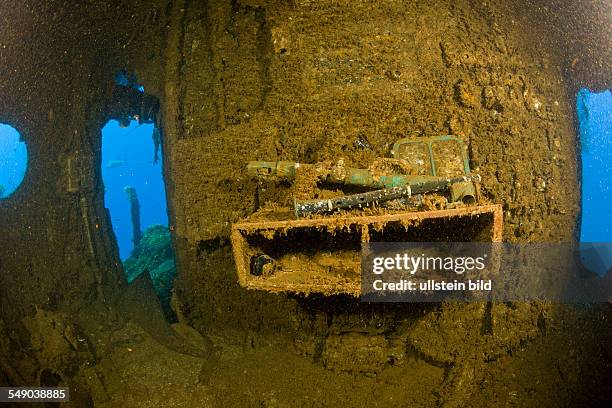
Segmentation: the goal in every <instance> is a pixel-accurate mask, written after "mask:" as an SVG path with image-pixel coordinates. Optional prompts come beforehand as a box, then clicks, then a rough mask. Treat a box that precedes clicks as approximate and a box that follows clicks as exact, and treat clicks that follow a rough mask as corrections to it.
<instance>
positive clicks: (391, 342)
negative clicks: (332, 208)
mask: <svg viewBox="0 0 612 408" xmlns="http://www.w3.org/2000/svg"><path fill="white" fill-rule="evenodd" d="M606 7H608V5H607V2H605V1H594V2H591V1H586V0H584V1H569V0H548V1H545V2H531V1H516V2H515V1H504V2H489V1H487V2H476V1H468V0H460V1H451V0H441V1H436V2H431V1H414V2H408V1H399V0H398V1H389V0H383V1H378V2H371V1H359V0H357V1H347V0H320V1H309V0H283V1H281V0H279V1H272V0H242V1H241V0H233V1H231V0H227V1H221V0H211V1H207V2H203V1H180V0H179V1H172V2H169V1H165V0H156V1H144V0H130V1H127V0H109V1H104V2H96V1H85V2H82V1H76V0H68V1H64V2H54V1H46V0H26V1H16V0H6V1H3V2H2V5H1V6H0V8H1V13H0V96H1V97H0V122H2V123H9V124H11V125H14V126H15V127H16V128H17V129H18V130H19V131H20V132H21V134H22V136H23V137H24V139H25V140H26V142H27V143H28V148H29V156H30V160H31V161H30V164H29V169H28V173H27V175H26V178H25V180H24V183H23V185H22V187H21V188H20V189H19V190H18V191H17V192H16V193H15V194H14V195H12V196H11V197H10V198H9V199H7V200H2V201H0V225H2V233H1V234H0V312H1V314H0V385H9V384H10V385H22V386H32V385H35V384H38V381H39V373H41V370H42V369H43V368H50V369H52V370H53V371H55V372H57V373H59V374H61V376H62V377H63V378H64V379H65V380H66V381H67V382H68V383H69V384H70V385H71V386H72V385H74V384H78V386H77V387H73V389H74V390H75V392H74V393H72V392H71V397H72V398H73V404H74V405H75V406H90V405H92V404H94V403H95V405H96V406H120V405H121V404H123V405H126V404H127V405H130V406H139V405H138V404H140V406H151V405H164V406H184V405H191V406H194V405H203V406H207V405H217V406H236V407H241V406H267V407H273V406H355V407H357V406H436V405H437V404H440V403H446V404H447V405H448V406H452V405H455V406H507V405H516V406H528V405H536V404H537V405H540V406H559V405H570V404H573V405H577V406H580V405H583V406H584V405H591V406H592V405H598V403H601V402H602V401H606V400H608V401H609V399H610V398H611V397H610V395H612V391H611V390H610V388H609V387H610V384H612V382H611V381H609V375H610V374H609V372H610V370H609V361H610V358H611V357H610V351H609V350H610V349H611V347H610V344H612V343H611V342H612V338H611V333H612V330H610V322H611V321H612V320H611V319H610V310H609V308H608V309H606V308H605V307H595V308H592V309H587V310H586V311H584V310H579V311H576V310H570V309H568V308H565V307H562V306H559V305H550V304H540V303H533V304H510V305H497V304H496V305H485V304H470V305H457V304H441V305H386V306H380V305H363V304H360V303H358V302H357V301H355V300H354V299H350V298H345V297H342V296H335V297H328V298H324V297H317V296H311V297H297V296H288V295H284V294H267V293H262V292H259V291H247V290H245V289H244V288H242V287H240V286H239V285H238V283H237V278H236V271H235V267H234V262H233V258H232V253H231V247H230V244H229V231H230V228H231V225H232V223H234V222H236V221H237V220H239V219H242V218H244V217H246V216H248V215H250V214H251V213H252V212H253V211H255V210H256V209H257V208H259V207H262V206H263V205H264V204H266V203H271V205H269V207H270V208H272V207H274V206H275V205H280V206H287V205H288V204H289V203H290V202H291V194H293V191H292V190H291V189H290V188H288V187H287V186H276V185H261V186H259V188H258V189H256V185H255V184H254V183H253V182H251V181H250V180H249V179H248V178H247V176H246V172H245V167H244V165H245V162H246V161H247V160H291V161H299V162H305V163H313V162H318V161H326V160H331V161H335V160H337V159H338V158H340V157H342V158H344V159H345V162H346V164H347V165H349V166H354V167H363V168H367V167H368V166H370V165H371V164H372V163H373V161H374V160H375V159H376V158H379V157H388V156H389V150H390V147H391V145H392V143H393V142H394V141H395V140H397V139H399V138H401V137H406V136H429V135H436V134H441V133H443V134H447V133H453V134H457V135H458V136H460V137H462V138H463V139H464V140H465V141H466V142H467V143H468V144H469V149H470V155H471V157H472V163H471V164H472V166H473V167H474V168H477V169H478V171H479V172H480V173H481V174H482V175H483V177H484V182H483V185H484V187H485V188H484V189H483V192H484V193H485V195H486V198H487V199H488V200H489V201H491V202H493V203H496V204H502V205H503V208H504V219H505V224H504V231H503V232H504V239H505V240H509V241H529V240H533V241H538V240H542V241H545V240H551V241H556V240H570V239H572V238H573V234H574V232H575V223H576V216H577V204H578V199H579V197H578V195H577V194H576V193H575V191H577V168H576V162H575V153H576V151H575V143H576V136H575V130H574V129H573V121H574V112H573V109H572V105H573V103H574V95H575V91H576V90H577V89H578V88H579V87H580V86H587V87H590V88H592V89H596V90H599V89H603V88H608V87H610V86H611V83H610V78H612V74H611V72H610V70H611V65H610V64H609V61H610V60H611V53H612V51H611V47H610V45H609V44H610V41H611V38H612V36H611V35H610V30H611V28H610V25H609V8H606ZM606 13H607V14H606ZM124 68H127V69H129V70H133V71H134V72H135V73H136V74H137V75H138V77H139V79H140V81H141V82H142V83H143V84H144V86H145V87H146V89H147V92H150V93H152V94H154V95H157V96H159V97H160V99H161V101H162V108H163V114H164V122H165V124H166V125H165V129H164V130H166V131H167V132H166V134H165V141H164V148H165V150H164V161H165V163H164V169H165V176H166V181H167V183H168V184H167V185H168V193H169V194H168V200H169V202H168V204H169V208H170V219H171V223H172V225H171V228H173V231H174V241H175V244H176V248H177V263H178V266H179V278H178V279H177V282H176V295H177V296H175V297H174V299H173V304H174V305H175V307H176V308H177V310H179V309H180V311H181V313H179V315H180V319H181V322H182V324H184V323H189V324H191V325H192V326H194V327H196V328H197V329H198V330H199V331H200V332H202V333H208V334H210V335H211V338H212V339H213V340H214V342H215V344H216V345H217V346H219V347H220V348H222V350H223V352H222V353H221V355H220V357H219V361H220V362H219V364H218V366H215V367H214V368H215V370H212V371H213V372H212V374H211V369H210V366H214V363H211V361H214V360H215V359H214V358H197V357H188V356H187V357H186V356H185V355H183V354H180V353H177V352H174V351H172V350H169V349H168V348H167V347H164V346H162V345H161V344H160V343H159V341H157V340H156V339H155V338H154V336H152V335H151V333H149V332H147V331H146V330H144V329H143V328H141V327H140V326H139V325H138V324H135V323H133V322H129V321H127V320H129V319H126V318H125V317H124V316H123V314H124V313H123V312H121V311H116V310H115V311H114V308H113V306H112V305H111V303H112V302H111V299H112V298H113V297H114V296H115V295H116V294H118V293H121V291H122V287H123V286H124V284H125V282H124V280H123V279H122V271H121V266H120V262H119V258H118V254H117V248H116V243H114V242H113V237H112V231H111V229H110V220H109V219H108V214H107V213H106V211H105V209H104V203H103V185H102V182H101V178H100V174H99V173H100V171H99V169H100V160H101V158H100V143H101V142H100V129H101V127H102V126H103V124H104V122H105V119H106V118H104V114H103V108H104V104H105V102H106V101H105V95H107V93H108V84H110V83H112V80H113V76H114V73H115V72H117V71H118V70H119V69H124ZM364 140H367V144H366V143H364V142H363V141H364ZM364 146H365V148H364ZM367 146H370V147H369V148H368V147H367ZM69 159H74V160H75V163H78V165H76V166H75V170H74V172H72V173H71V172H69V171H67V168H68V165H67V162H68V161H69ZM73 177H78V178H79V180H80V184H79V187H80V190H79V191H78V193H76V194H75V193H74V192H68V191H67V189H66V186H67V185H68V184H73V182H74V179H73ZM311 192H314V193H315V194H316V193H317V192H316V191H315V190H307V191H306V190H304V191H303V193H309V194H310V193H311ZM318 193H319V194H323V193H321V192H318ZM84 220H86V221H84ZM86 228H89V234H88V233H87V229H86ZM88 236H91V237H92V238H91V242H88V241H89V238H88ZM92 247H93V249H94V251H93V252H92V251H91V248H92ZM145 306H146V305H143V307H142V310H141V311H140V313H141V314H142V316H143V317H144V320H147V319H150V317H151V310H149V309H146V308H145ZM132 312H133V311H132ZM184 330H185V331H188V328H187V327H186V325H185V327H184ZM154 332H155V331H153V334H155V333H154ZM191 334H193V337H195V338H197V335H196V334H194V333H191ZM169 384H173V385H169ZM162 387H163V388H164V390H165V391H164V392H163V393H159V392H157V391H159V390H160V389H161V388H162ZM606 387H607V388H606ZM128 394H129V397H128V398H127V399H126V395H128ZM212 401H214V402H215V404H213V402H212Z"/></svg>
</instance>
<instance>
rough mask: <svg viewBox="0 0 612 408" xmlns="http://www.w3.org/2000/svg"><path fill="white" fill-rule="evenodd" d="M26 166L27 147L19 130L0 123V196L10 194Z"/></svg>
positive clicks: (23, 174)
mask: <svg viewBox="0 0 612 408" xmlns="http://www.w3.org/2000/svg"><path fill="white" fill-rule="evenodd" d="M27 167H28V149H27V148H26V144H25V143H24V142H21V141H19V132H17V130H15V128H13V127H12V126H9V125H5V124H2V123H0V193H1V192H2V191H3V193H2V194H0V198H6V197H8V196H10V195H11V194H12V193H13V192H14V191H15V190H17V187H19V185H20V184H21V182H22V181H23V178H24V177H25V173H26V169H27Z"/></svg>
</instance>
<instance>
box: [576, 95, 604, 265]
mask: <svg viewBox="0 0 612 408" xmlns="http://www.w3.org/2000/svg"><path fill="white" fill-rule="evenodd" d="M576 112H577V115H578V122H579V126H580V129H579V130H580V145H581V149H582V150H581V159H582V203H581V204H582V218H581V223H580V242H581V243H582V245H581V258H582V261H583V264H584V266H585V267H587V269H589V270H591V271H593V272H595V273H598V274H599V275H602V276H603V275H604V274H605V273H606V272H607V271H608V270H610V268H612V211H610V203H612V186H611V184H612V94H611V93H610V91H609V90H607V91H604V92H600V93H594V92H591V91H589V90H588V89H581V90H580V92H578V95H577V97H576Z"/></svg>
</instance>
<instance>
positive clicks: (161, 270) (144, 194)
mask: <svg viewBox="0 0 612 408" xmlns="http://www.w3.org/2000/svg"><path fill="white" fill-rule="evenodd" d="M115 86H116V88H119V92H118V94H129V95H130V98H131V99H134V98H136V99H138V96H139V95H138V94H135V97H134V95H133V94H134V92H137V93H140V94H142V96H143V97H142V98H141V99H142V100H145V97H147V98H151V97H150V96H149V95H146V94H145V93H144V89H143V88H142V86H140V85H139V86H138V87H132V85H121V84H119V82H118V81H117V84H116V85H115ZM128 87H129V88H131V89H127V90H126V89H124V88H128ZM117 104H118V105H119V106H120V107H121V112H122V116H120V117H117V116H116V115H115V116H113V115H111V117H112V118H113V119H111V120H109V121H108V122H107V123H106V125H105V126H104V127H103V128H102V161H101V165H102V179H103V182H104V204H105V207H106V208H107V209H108V210H109V213H110V217H111V224H112V227H113V232H114V234H115V238H116V240H117V246H118V248H119V257H120V258H121V261H122V263H123V266H124V271H125V274H126V279H127V281H128V283H131V282H132V281H134V280H135V279H136V278H138V277H139V276H140V275H141V274H143V273H148V274H149V276H150V278H151V281H152V284H153V287H154V289H155V292H156V293H157V296H158V297H159V299H160V301H161V304H162V307H163V309H164V313H165V314H166V316H167V317H169V318H171V319H172V317H173V313H172V311H171V309H170V296H171V292H172V286H173V281H174V277H175V276H176V264H175V260H174V251H173V248H172V240H171V237H170V231H169V228H168V209H167V205H166V189H165V183H164V178H163V171H162V165H161V163H162V161H161V160H158V159H159V158H160V155H161V152H158V149H159V129H157V127H156V126H157V125H158V124H157V121H156V120H155V119H154V116H155V115H153V116H152V117H151V118H150V119H151V120H143V119H142V116H139V115H138V113H135V112H131V111H130V110H129V104H126V103H125V101H120V102H118V103H117ZM126 107H128V108H127V109H126ZM156 132H157V133H156Z"/></svg>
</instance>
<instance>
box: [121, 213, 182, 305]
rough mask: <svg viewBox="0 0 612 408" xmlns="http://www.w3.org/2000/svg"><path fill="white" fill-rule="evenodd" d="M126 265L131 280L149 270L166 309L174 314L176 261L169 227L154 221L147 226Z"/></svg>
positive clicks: (128, 277) (126, 271)
mask: <svg viewBox="0 0 612 408" xmlns="http://www.w3.org/2000/svg"><path fill="white" fill-rule="evenodd" d="M123 266H124V269H125V274H126V277H127V280H128V283H130V282H132V281H133V280H134V279H136V278H137V277H138V276H139V275H140V274H141V273H143V272H145V271H147V272H148V273H149V276H150V277H151V280H152V281H153V287H154V288H155V293H156V294H157V296H158V297H159V300H160V301H161V304H162V307H163V309H164V312H165V313H166V315H168V316H171V315H172V312H171V309H170V296H171V294H172V284H173V281H174V277H175V276H176V265H175V263H174V253H173V252H172V240H171V238H170V231H169V230H168V227H166V226H164V225H161V224H155V225H151V226H150V227H149V228H147V229H146V231H145V232H144V234H143V236H142V239H141V240H140V242H139V243H138V245H136V247H135V248H134V250H133V251H132V253H131V255H130V257H129V258H128V259H126V261H125V262H124V264H123Z"/></svg>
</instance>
